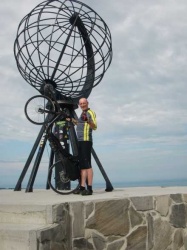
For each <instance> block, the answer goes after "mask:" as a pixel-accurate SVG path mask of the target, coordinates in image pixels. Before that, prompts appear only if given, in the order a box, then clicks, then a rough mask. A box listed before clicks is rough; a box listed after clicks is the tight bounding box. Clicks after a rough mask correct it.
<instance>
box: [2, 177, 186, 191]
mask: <svg viewBox="0 0 187 250" xmlns="http://www.w3.org/2000/svg"><path fill="white" fill-rule="evenodd" d="M111 184H112V186H113V187H114V188H125V187H154V186H160V187H171V186H187V179H169V180H144V181H119V182H111ZM15 186H16V183H15V184H13V183H7V184H6V186H5V185H2V186H0V189H14V188H15ZM105 187H106V183H105V181H103V182H94V183H93V189H102V188H105ZM22 188H23V189H24V188H26V185H24V184H23V185H22ZM33 188H34V189H46V184H44V183H42V184H40V183H36V184H34V185H33Z"/></svg>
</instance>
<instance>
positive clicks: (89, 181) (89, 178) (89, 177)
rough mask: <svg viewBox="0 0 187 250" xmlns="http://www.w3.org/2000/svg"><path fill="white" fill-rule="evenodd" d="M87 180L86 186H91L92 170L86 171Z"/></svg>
mask: <svg viewBox="0 0 187 250" xmlns="http://www.w3.org/2000/svg"><path fill="white" fill-rule="evenodd" d="M87 180H88V185H89V186H92V182H93V169H92V168H89V169H87Z"/></svg>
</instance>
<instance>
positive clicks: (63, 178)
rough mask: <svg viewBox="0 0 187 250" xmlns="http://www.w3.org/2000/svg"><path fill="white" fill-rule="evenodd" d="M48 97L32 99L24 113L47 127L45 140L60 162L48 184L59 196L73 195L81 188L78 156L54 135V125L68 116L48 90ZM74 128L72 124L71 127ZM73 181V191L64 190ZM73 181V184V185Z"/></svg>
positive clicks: (34, 121) (57, 163) (32, 120)
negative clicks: (65, 185) (71, 152)
mask: <svg viewBox="0 0 187 250" xmlns="http://www.w3.org/2000/svg"><path fill="white" fill-rule="evenodd" d="M48 93H50V95H49V96H50V97H49V96H47V95H36V96H33V97H31V98H30V99H29V100H28V101H27V102H26V104H25V108H24V112H25V115H26V117H27V119H28V120H29V121H30V122H32V123H33V124H36V125H44V124H45V126H46V133H45V138H46V139H47V140H48V141H49V145H50V147H51V150H52V151H53V152H54V153H55V155H56V156H57V157H56V158H58V159H59V160H58V161H56V162H55V163H54V164H53V165H52V166H51V167H50V168H49V172H48V177H47V180H48V184H49V186H50V188H51V189H52V190H53V191H55V192H56V193H58V194H63V195H64V194H71V193H73V192H74V191H75V190H76V189H78V188H79V186H80V169H79V162H78V156H74V155H72V154H70V153H69V152H67V151H66V150H65V149H64V148H63V147H62V145H61V143H60V141H59V139H58V138H57V137H56V136H55V135H54V134H53V132H52V128H53V124H54V123H55V122H56V121H58V120H59V119H60V118H62V117H63V118H62V119H63V120H66V118H69V116H68V114H67V113H66V112H65V111H64V110H63V109H62V108H61V107H60V105H59V104H58V102H57V101H56V98H54V94H53V92H52V91H51V90H50V89H48ZM71 125H72V126H73V124H72V123H71V124H70V126H71ZM70 181H71V186H72V188H71V190H64V189H62V187H63V186H64V184H65V183H67V182H70ZM72 181H73V183H72Z"/></svg>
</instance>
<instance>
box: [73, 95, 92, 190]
mask: <svg viewBox="0 0 187 250" xmlns="http://www.w3.org/2000/svg"><path fill="white" fill-rule="evenodd" d="M88 104H89V103H88V101H87V99H86V98H81V99H80V100H79V106H80V108H81V109H82V114H81V116H80V117H79V119H78V121H77V139H78V152H79V164H80V169H81V185H80V188H79V189H78V190H75V191H74V194H82V195H92V193H93V191H92V181H93V169H92V166H91V150H92V144H93V140H92V131H93V130H96V129H97V121H96V114H95V112H94V111H93V110H91V109H90V108H89V107H88ZM86 184H87V189H86V188H85V186H86Z"/></svg>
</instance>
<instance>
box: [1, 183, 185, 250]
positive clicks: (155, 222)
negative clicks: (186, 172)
mask: <svg viewBox="0 0 187 250" xmlns="http://www.w3.org/2000/svg"><path fill="white" fill-rule="evenodd" d="M186 226H187V187H138V188H118V189H115V190H113V191H112V192H105V191H104V190H96V191H94V193H93V195H92V196H81V195H74V194H71V195H59V194H56V193H55V192H53V191H52V190H41V189H40V190H34V191H33V192H31V193H25V190H22V191H16V192H15V191H13V190H0V250H10V249H11V250H50V249H51V250H71V249H73V250H89V249H90V250H91V249H93V250H187V227H186Z"/></svg>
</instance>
